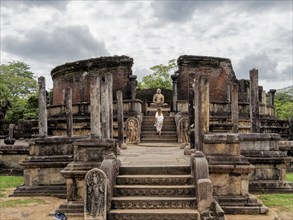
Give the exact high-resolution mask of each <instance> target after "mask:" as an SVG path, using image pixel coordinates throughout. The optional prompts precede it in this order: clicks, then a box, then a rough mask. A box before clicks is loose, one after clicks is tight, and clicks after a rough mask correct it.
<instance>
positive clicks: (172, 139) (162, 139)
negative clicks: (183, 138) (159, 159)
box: [140, 132, 178, 143]
mask: <svg viewBox="0 0 293 220" xmlns="http://www.w3.org/2000/svg"><path fill="white" fill-rule="evenodd" d="M162 133H163V132H162ZM140 140H141V141H142V142H151V143H153V142H160V143H164V142H167V143H177V142H178V139H177V137H175V136H174V137H173V136H172V137H169V136H166V137H164V136H162V135H158V136H151V137H148V136H146V137H141V139H140Z"/></svg>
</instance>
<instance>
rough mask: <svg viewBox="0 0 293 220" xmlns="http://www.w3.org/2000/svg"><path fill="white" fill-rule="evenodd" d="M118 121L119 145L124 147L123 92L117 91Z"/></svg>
mask: <svg viewBox="0 0 293 220" xmlns="http://www.w3.org/2000/svg"><path fill="white" fill-rule="evenodd" d="M116 97H117V121H118V146H119V147H120V148H122V144H123V140H124V119H123V94H122V91H120V90H119V91H117V93H116Z"/></svg>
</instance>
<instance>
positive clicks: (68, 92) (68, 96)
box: [64, 87, 73, 137]
mask: <svg viewBox="0 0 293 220" xmlns="http://www.w3.org/2000/svg"><path fill="white" fill-rule="evenodd" d="M64 101H65V117H66V124H67V137H72V136H73V115H72V89H71V88H70V87H67V88H66V89H65V98H64Z"/></svg>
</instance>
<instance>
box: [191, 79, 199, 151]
mask: <svg viewBox="0 0 293 220" xmlns="http://www.w3.org/2000/svg"><path fill="white" fill-rule="evenodd" d="M193 85H194V86H193V89H194V148H195V149H196V150H199V149H200V146H202V145H201V144H200V139H199V79H198V78H196V79H194V84H193ZM189 120H190V117H189ZM190 142H191V140H190Z"/></svg>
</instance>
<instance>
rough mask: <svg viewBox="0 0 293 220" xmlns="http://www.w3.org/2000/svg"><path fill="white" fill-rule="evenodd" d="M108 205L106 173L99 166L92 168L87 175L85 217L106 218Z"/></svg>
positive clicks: (99, 219)
mask: <svg viewBox="0 0 293 220" xmlns="http://www.w3.org/2000/svg"><path fill="white" fill-rule="evenodd" d="M106 205H107V177H106V174H105V173H104V172H103V171H102V170H100V169H98V168H94V169H91V170H90V171H88V172H87V174H86V176H85V205H84V218H85V219H86V220H89V219H91V220H106V216H107V208H106Z"/></svg>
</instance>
